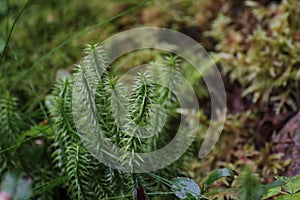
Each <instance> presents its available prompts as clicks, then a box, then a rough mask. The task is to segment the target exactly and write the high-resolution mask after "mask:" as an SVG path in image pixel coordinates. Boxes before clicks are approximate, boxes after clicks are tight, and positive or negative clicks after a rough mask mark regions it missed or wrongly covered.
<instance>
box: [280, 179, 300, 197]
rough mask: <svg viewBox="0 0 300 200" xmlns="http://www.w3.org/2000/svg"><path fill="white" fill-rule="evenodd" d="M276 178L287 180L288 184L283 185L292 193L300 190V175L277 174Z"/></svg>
mask: <svg viewBox="0 0 300 200" xmlns="http://www.w3.org/2000/svg"><path fill="white" fill-rule="evenodd" d="M276 179H277V180H280V181H283V182H285V183H286V185H284V186H283V187H284V189H285V190H286V191H288V192H289V193H291V194H294V193H296V192H298V191H299V190H300V175H297V176H294V177H284V176H277V177H276Z"/></svg>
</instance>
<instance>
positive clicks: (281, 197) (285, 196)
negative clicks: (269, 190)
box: [275, 193, 300, 200]
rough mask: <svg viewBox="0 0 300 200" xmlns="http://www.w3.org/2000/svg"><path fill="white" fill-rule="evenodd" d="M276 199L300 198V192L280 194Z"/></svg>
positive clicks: (291, 199) (289, 199)
mask: <svg viewBox="0 0 300 200" xmlns="http://www.w3.org/2000/svg"><path fill="white" fill-rule="evenodd" d="M275 199H276V200H299V199H300V193H296V194H288V195H283V196H280V197H276V198H275Z"/></svg>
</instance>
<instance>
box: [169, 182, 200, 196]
mask: <svg viewBox="0 0 300 200" xmlns="http://www.w3.org/2000/svg"><path fill="white" fill-rule="evenodd" d="M172 183H173V184H172V190H173V191H174V193H175V195H176V196H177V197H178V198H179V199H185V198H188V197H199V195H200V194H201V191H200V187H199V185H198V184H197V183H196V182H195V181H194V180H192V179H189V178H184V177H177V178H174V179H172Z"/></svg>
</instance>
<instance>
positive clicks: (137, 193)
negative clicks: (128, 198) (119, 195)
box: [134, 186, 147, 200]
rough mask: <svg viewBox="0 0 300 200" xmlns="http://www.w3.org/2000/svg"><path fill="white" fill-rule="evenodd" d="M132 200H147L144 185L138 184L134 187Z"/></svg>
mask: <svg viewBox="0 0 300 200" xmlns="http://www.w3.org/2000/svg"><path fill="white" fill-rule="evenodd" d="M134 200H147V194H146V191H145V189H144V187H142V186H140V187H137V188H135V189H134Z"/></svg>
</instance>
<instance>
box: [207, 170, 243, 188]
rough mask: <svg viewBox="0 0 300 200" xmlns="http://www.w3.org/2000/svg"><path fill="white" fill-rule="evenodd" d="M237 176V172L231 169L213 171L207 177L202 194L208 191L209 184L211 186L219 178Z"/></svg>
mask: <svg viewBox="0 0 300 200" xmlns="http://www.w3.org/2000/svg"><path fill="white" fill-rule="evenodd" d="M237 175H238V173H237V172H235V171H233V170H231V169H228V168H222V169H218V170H215V171H213V172H212V173H211V174H210V175H209V177H208V179H207V181H206V183H205V185H204V187H203V190H202V192H204V191H206V190H207V189H208V187H209V186H211V184H213V183H214V182H215V181H217V180H218V179H220V178H223V177H230V176H232V177H233V176H237Z"/></svg>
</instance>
